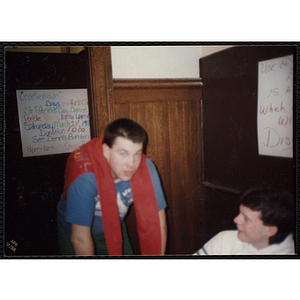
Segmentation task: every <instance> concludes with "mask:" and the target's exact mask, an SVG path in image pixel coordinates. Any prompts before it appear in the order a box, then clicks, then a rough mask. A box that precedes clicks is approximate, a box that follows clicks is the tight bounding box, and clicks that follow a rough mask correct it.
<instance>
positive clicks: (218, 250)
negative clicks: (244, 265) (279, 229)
mask: <svg viewBox="0 0 300 300" xmlns="http://www.w3.org/2000/svg"><path fill="white" fill-rule="evenodd" d="M237 234H238V231H237V230H227V231H221V232H219V233H218V234H217V235H215V236H214V237H213V238H211V239H210V240H209V241H208V242H207V243H206V244H205V245H204V246H203V247H202V248H201V249H199V250H198V251H197V252H196V253H194V255H247V254H248V255H267V254H278V255H279V254H295V247H294V240H293V235H292V234H290V235H288V236H287V237H286V238H285V240H283V241H282V242H281V243H280V244H272V245H270V246H268V247H266V248H263V249H260V250H257V249H256V248H254V247H253V246H252V245H251V244H250V243H245V242H241V241H240V240H239V239H238V237H237Z"/></svg>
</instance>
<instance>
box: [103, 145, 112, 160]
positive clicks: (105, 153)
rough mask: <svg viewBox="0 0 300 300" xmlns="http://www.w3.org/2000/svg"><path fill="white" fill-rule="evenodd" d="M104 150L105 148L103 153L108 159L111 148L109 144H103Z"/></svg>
mask: <svg viewBox="0 0 300 300" xmlns="http://www.w3.org/2000/svg"><path fill="white" fill-rule="evenodd" d="M102 150H103V155H104V157H105V158H106V159H108V158H109V150H110V148H109V147H108V146H107V144H102Z"/></svg>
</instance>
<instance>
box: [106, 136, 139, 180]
mask: <svg viewBox="0 0 300 300" xmlns="http://www.w3.org/2000/svg"><path fill="white" fill-rule="evenodd" d="M142 150H143V143H133V142H132V141H131V140H128V139H126V138H123V137H117V138H116V139H115V141H114V144H113V146H112V147H111V148H109V147H108V146H107V145H106V144H103V155H104V157H105V158H106V159H107V161H108V164H109V166H110V169H111V172H112V175H113V178H114V181H115V183H117V182H119V181H130V180H131V178H132V177H133V175H134V173H135V172H136V171H137V169H138V168H139V166H140V164H141V159H142Z"/></svg>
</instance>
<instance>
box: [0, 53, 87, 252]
mask: <svg viewBox="0 0 300 300" xmlns="http://www.w3.org/2000/svg"><path fill="white" fill-rule="evenodd" d="M5 64H6V69H5V72H6V79H5V84H6V86H5V245H6V247H5V254H6V255H55V254H57V243H56V204H57V202H58V200H59V197H60V195H61V193H62V189H63V174H64V169H65V163H66V159H67V156H68V154H57V155H46V156H40V157H26V158H23V156H22V150H21V136H20V126H19V118H18V111H17V99H16V90H17V89H68V88H86V87H87V84H86V58H85V54H84V53H83V52H82V53H80V54H53V53H44V54H42V53H6V55H5Z"/></svg>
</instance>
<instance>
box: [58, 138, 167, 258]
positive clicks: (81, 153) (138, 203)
mask: <svg viewBox="0 0 300 300" xmlns="http://www.w3.org/2000/svg"><path fill="white" fill-rule="evenodd" d="M103 137H104V136H103V135H102V136H101V138H94V139H92V140H90V141H89V142H87V143H86V144H84V145H82V146H81V147H79V148H77V149H76V150H75V151H74V152H73V153H71V154H70V156H69V157H68V160H67V165H66V171H65V185H64V193H63V198H64V199H66V195H67V191H68V188H69V187H70V186H71V184H72V183H73V182H74V181H75V180H76V179H77V178H78V177H79V176H80V175H82V174H84V173H94V175H95V178H96V183H97V189H98V194H99V198H100V204H101V211H102V223H103V229H104V234H105V240H106V246H107V249H108V253H109V255H122V231H121V223H120V217H119V210H118V205H117V200H116V199H117V198H116V191H115V185H114V179H113V176H112V173H111V169H110V166H109V164H108V162H107V159H106V158H105V157H104V156H103V149H102V143H103ZM130 184H131V190H132V196H133V203H134V209H135V215H136V220H137V230H138V235H139V241H140V248H141V254H142V255H160V254H161V233H160V223H159V216H158V207H157V201H156V196H155V191H154V187H153V183H152V179H151V175H150V172H149V169H148V165H147V162H146V156H145V155H144V154H143V155H142V161H141V164H140V167H139V168H138V170H137V171H136V173H135V174H134V176H133V177H132V179H131V181H130Z"/></svg>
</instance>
